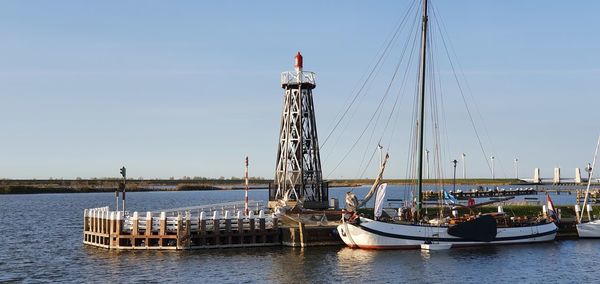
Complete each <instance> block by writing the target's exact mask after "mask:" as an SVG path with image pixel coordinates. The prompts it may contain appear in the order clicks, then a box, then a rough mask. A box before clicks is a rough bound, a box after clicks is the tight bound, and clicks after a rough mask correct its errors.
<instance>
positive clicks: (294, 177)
mask: <svg viewBox="0 0 600 284" xmlns="http://www.w3.org/2000/svg"><path fill="white" fill-rule="evenodd" d="M281 87H282V88H283V89H284V99H283V111H282V115H281V128H280V132H279V133H280V134H279V144H278V150H277V166H276V170H275V180H274V185H273V186H272V187H271V188H270V191H269V193H270V194H269V200H270V201H281V200H283V201H285V202H288V203H292V204H296V203H300V204H301V205H302V206H303V207H304V208H312V209H321V208H326V207H327V205H328V203H327V199H328V186H327V183H324V182H323V174H322V172H321V157H320V154H319V139H318V136H317V123H316V119H315V107H314V103H313V94H312V90H313V89H314V88H315V87H316V84H315V74H314V73H313V72H308V71H303V70H302V55H301V54H300V52H298V54H296V64H295V71H291V72H283V73H282V74H281Z"/></svg>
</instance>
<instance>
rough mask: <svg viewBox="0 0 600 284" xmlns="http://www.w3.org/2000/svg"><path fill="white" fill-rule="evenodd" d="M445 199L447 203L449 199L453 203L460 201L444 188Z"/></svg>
mask: <svg viewBox="0 0 600 284" xmlns="http://www.w3.org/2000/svg"><path fill="white" fill-rule="evenodd" d="M444 201H445V202H446V204H448V201H449V202H450V203H452V204H455V203H457V202H458V200H456V198H455V197H454V196H452V194H450V193H448V192H446V191H445V190H444Z"/></svg>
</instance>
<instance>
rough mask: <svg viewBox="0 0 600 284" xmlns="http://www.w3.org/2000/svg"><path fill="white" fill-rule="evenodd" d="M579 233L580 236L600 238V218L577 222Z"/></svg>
mask: <svg viewBox="0 0 600 284" xmlns="http://www.w3.org/2000/svg"><path fill="white" fill-rule="evenodd" d="M577 234H579V237H580V238H600V220H592V221H589V222H585V223H579V224H577Z"/></svg>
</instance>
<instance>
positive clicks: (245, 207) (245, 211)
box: [244, 156, 248, 216]
mask: <svg viewBox="0 0 600 284" xmlns="http://www.w3.org/2000/svg"><path fill="white" fill-rule="evenodd" d="M244 214H246V216H248V156H246V201H245V202H244Z"/></svg>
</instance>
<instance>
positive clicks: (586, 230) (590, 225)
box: [575, 136, 600, 238]
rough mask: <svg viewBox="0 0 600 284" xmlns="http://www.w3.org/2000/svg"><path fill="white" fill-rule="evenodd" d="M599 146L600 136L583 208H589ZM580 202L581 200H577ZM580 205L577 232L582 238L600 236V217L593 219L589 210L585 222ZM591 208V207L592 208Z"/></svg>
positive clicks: (577, 215)
mask: <svg viewBox="0 0 600 284" xmlns="http://www.w3.org/2000/svg"><path fill="white" fill-rule="evenodd" d="M598 146H600V136H599V137H598V142H597V143H596V151H595V153H594V161H593V162H592V168H591V169H590V176H589V178H588V184H587V188H586V189H585V196H584V198H583V206H582V207H581V209H587V207H588V206H590V205H588V204H587V202H588V197H589V195H590V186H591V184H592V176H593V174H594V168H595V167H596V157H597V156H598ZM577 202H579V201H577ZM578 207H579V206H577V205H576V206H575V211H576V213H577V214H576V218H577V225H576V227H577V234H578V235H579V237H580V238H600V219H596V220H592V219H591V216H590V214H589V212H590V210H588V222H583V212H581V214H579V208H578ZM590 209H591V208H590Z"/></svg>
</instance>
